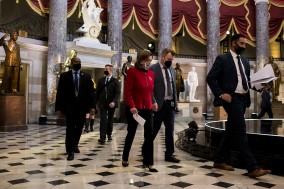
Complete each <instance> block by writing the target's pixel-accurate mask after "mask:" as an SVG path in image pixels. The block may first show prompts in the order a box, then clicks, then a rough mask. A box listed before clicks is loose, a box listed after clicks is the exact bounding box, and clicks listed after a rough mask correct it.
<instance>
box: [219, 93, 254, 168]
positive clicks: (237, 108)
mask: <svg viewBox="0 0 284 189" xmlns="http://www.w3.org/2000/svg"><path fill="white" fill-rule="evenodd" d="M246 98H247V97H246V96H243V95H238V94H233V95H232V101H231V103H227V102H224V104H223V107H224V109H225V111H226V113H227V114H228V120H227V124H226V129H225V133H224V135H223V138H222V140H221V143H220V146H219V152H218V155H217V157H216V159H215V162H216V163H224V162H226V159H227V156H228V151H229V149H230V147H231V144H232V143H235V144H236V145H237V148H238V149H239V151H240V153H241V156H242V157H243V159H244V161H245V163H246V169H247V170H248V171H249V172H250V171H253V170H254V169H256V168H257V163H256V160H255V158H254V157H253V155H252V153H251V149H250V147H249V143H248V139H247V135H246V124H245V117H244V114H245V110H246Z"/></svg>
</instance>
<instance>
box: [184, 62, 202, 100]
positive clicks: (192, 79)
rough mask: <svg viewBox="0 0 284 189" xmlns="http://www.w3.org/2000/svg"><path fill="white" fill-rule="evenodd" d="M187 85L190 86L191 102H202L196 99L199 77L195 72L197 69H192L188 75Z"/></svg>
mask: <svg viewBox="0 0 284 189" xmlns="http://www.w3.org/2000/svg"><path fill="white" fill-rule="evenodd" d="M187 83H188V86H189V102H200V100H197V99H195V98H194V97H195V92H196V88H197V86H198V77H197V73H196V72H195V67H192V68H191V71H190V72H188V75H187Z"/></svg>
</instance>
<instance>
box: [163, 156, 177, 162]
mask: <svg viewBox="0 0 284 189" xmlns="http://www.w3.org/2000/svg"><path fill="white" fill-rule="evenodd" d="M165 161H168V162H172V163H179V162H180V160H179V159H177V158H175V157H174V156H166V157H165Z"/></svg>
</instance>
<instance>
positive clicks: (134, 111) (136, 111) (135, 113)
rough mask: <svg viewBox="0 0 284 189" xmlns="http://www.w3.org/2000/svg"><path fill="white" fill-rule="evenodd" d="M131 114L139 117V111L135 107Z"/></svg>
mask: <svg viewBox="0 0 284 189" xmlns="http://www.w3.org/2000/svg"><path fill="white" fill-rule="evenodd" d="M130 112H131V113H133V114H134V115H136V116H137V115H138V110H137V109H136V108H135V107H133V108H131V109H130Z"/></svg>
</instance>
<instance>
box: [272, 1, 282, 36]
mask: <svg viewBox="0 0 284 189" xmlns="http://www.w3.org/2000/svg"><path fill="white" fill-rule="evenodd" d="M270 3H271V4H270V8H269V14H270V19H269V38H270V41H272V40H275V39H276V38H277V37H278V36H279V34H280V33H281V31H282V30H283V24H284V14H283V10H284V0H271V2H270ZM283 35H284V34H283Z"/></svg>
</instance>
